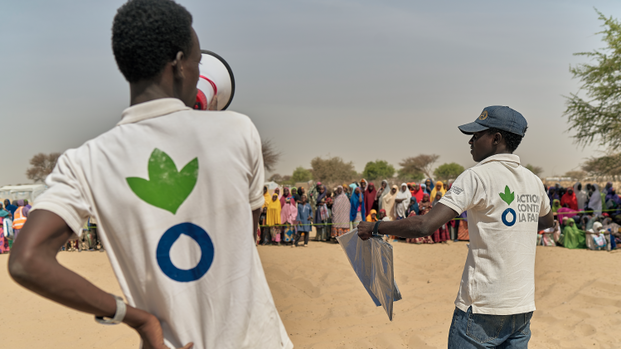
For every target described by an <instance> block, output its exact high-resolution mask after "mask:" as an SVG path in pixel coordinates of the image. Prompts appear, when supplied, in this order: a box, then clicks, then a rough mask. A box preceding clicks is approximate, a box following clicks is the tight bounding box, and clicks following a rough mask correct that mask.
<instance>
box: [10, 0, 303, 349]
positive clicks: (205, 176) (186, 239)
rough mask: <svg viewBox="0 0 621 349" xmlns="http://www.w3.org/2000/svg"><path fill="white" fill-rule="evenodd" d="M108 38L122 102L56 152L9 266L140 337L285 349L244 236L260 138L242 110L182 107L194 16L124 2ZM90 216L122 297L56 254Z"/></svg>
mask: <svg viewBox="0 0 621 349" xmlns="http://www.w3.org/2000/svg"><path fill="white" fill-rule="evenodd" d="M112 48H113V51H114V55H115V59H116V61H117V64H118V66H119V69H120V70H121V72H122V73H123V75H124V76H125V78H126V79H127V81H128V82H129V85H130V105H131V106H130V107H129V108H127V109H125V111H123V115H122V119H121V121H120V122H119V123H118V124H117V126H116V127H114V128H113V129H111V130H110V131H108V132H106V133H104V134H102V135H100V136H99V137H97V138H95V139H92V140H90V141H88V142H86V143H85V144H84V145H82V146H81V147H79V148H77V149H71V150H68V151H67V152H66V153H65V154H63V155H62V156H61V157H60V158H59V160H58V164H57V166H56V168H55V169H54V171H53V172H52V174H50V176H49V177H48V178H47V184H48V186H49V189H48V190H47V191H46V192H45V193H44V194H42V195H41V196H40V197H38V198H37V201H36V202H35V205H34V206H33V208H32V211H31V213H30V215H29V218H28V222H27V223H26V225H25V226H24V228H23V230H22V233H21V234H20V237H19V238H18V239H17V240H16V241H15V245H14V249H13V251H12V254H11V256H10V260H9V270H10V274H11V276H12V277H13V278H14V279H15V280H16V281H17V282H18V283H20V284H22V285H23V286H25V287H26V288H28V289H30V290H32V291H34V292H36V293H38V294H40V295H42V296H44V297H47V298H49V299H52V300H54V301H56V302H59V303H62V304H64V305H66V306H69V307H71V308H74V309H77V310H80V311H83V312H87V313H92V314H94V315H96V319H97V320H98V321H99V322H102V323H119V322H124V323H126V324H127V325H129V326H131V327H132V328H134V329H135V330H136V331H137V332H138V333H139V335H140V337H141V339H142V345H143V348H158V349H164V348H179V347H183V348H184V349H187V348H190V347H192V345H193V347H194V348H196V349H206V348H218V349H220V348H229V349H239V348H248V349H250V348H253V349H256V348H264V349H273V348H283V349H289V348H292V347H293V344H292V343H291V341H290V340H289V338H288V336H287V333H286V331H285V328H284V326H283V324H282V321H281V319H280V317H279V315H278V311H277V309H276V307H275V305H274V300H273V298H272V295H271V293H270V290H269V287H268V284H267V281H266V279H265V274H264V272H263V268H262V266H261V261H260V259H259V256H258V253H257V250H256V247H255V243H254V239H253V235H254V232H255V231H256V229H257V228H256V227H257V221H258V216H259V211H260V209H261V206H262V205H263V201H264V199H263V193H262V189H263V182H264V170H263V159H262V154H261V140H260V138H259V134H258V132H257V129H256V128H255V126H254V125H253V124H252V122H251V121H250V119H249V118H248V117H247V116H245V115H242V114H238V113H235V112H227V111H224V112H214V111H196V110H192V109H191V108H190V106H193V105H194V102H195V98H196V93H197V90H196V84H197V81H198V78H199V62H200V60H201V53H200V46H199V42H198V38H197V36H196V33H195V32H194V30H193V29H192V16H191V15H190V13H189V12H187V10H186V9H185V8H183V7H182V6H180V5H178V4H176V3H175V2H173V1H170V0H130V1H129V2H127V3H126V4H125V5H123V6H122V7H121V8H119V10H118V12H117V15H116V16H115V18H114V23H113V27H112ZM90 216H92V217H96V219H97V222H98V228H99V231H98V233H99V235H100V237H101V240H102V241H103V243H104V245H105V247H106V251H107V253H108V256H109V259H110V263H111V265H112V268H113V270H114V272H115V274H116V277H117V279H118V281H119V284H120V286H121V289H122V290H123V294H124V295H125V298H126V299H127V303H128V305H126V304H125V303H124V302H123V301H122V299H120V297H118V298H117V297H114V296H112V295H110V294H108V293H106V292H104V291H103V290H101V289H99V288H97V287H96V286H94V285H93V284H91V283H90V282H88V281H87V280H85V279H83V278H82V277H80V276H78V275H77V274H75V273H73V272H72V271H70V270H68V269H66V268H64V267H63V266H61V265H60V264H58V262H57V261H56V258H55V256H56V253H57V251H58V250H59V248H60V246H62V245H63V244H64V243H65V242H66V241H67V239H69V238H70V237H71V236H72V234H74V233H75V234H77V235H80V234H81V233H82V226H83V224H84V222H85V221H86V220H87V218H88V217H90ZM50 326H54V324H51V325H50ZM69 346H71V345H69Z"/></svg>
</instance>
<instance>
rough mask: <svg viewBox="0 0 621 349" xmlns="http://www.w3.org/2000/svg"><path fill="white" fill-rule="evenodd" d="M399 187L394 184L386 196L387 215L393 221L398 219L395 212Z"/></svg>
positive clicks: (385, 207)
mask: <svg viewBox="0 0 621 349" xmlns="http://www.w3.org/2000/svg"><path fill="white" fill-rule="evenodd" d="M398 190H399V188H398V187H397V186H396V185H393V186H392V187H391V188H390V192H389V193H388V194H387V195H385V196H384V199H383V200H384V209H385V210H386V216H387V217H388V219H389V220H391V221H396V220H397V213H396V212H395V205H396V204H395V199H396V198H397V191H398Z"/></svg>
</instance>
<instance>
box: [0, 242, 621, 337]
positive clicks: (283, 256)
mask: <svg viewBox="0 0 621 349" xmlns="http://www.w3.org/2000/svg"><path fill="white" fill-rule="evenodd" d="M259 253H260V255H261V259H262V261H263V266H264V269H265V272H266V275H267V279H268V282H269V284H270V287H271V289H272V294H273V296H274V299H275V301H276V305H277V307H278V309H279V311H280V314H281V317H282V319H283V321H284V323H285V327H286V328H287V330H288V332H289V334H290V337H291V339H292V340H293V343H294V344H295V346H296V348H356V349H359V348H365V349H366V348H375V349H381V348H445V347H446V343H447V336H448V328H449V325H450V321H451V315H452V312H453V309H454V306H453V300H454V298H455V295H456V293H457V289H458V285H459V280H460V277H461V272H462V268H463V264H464V261H465V258H466V253H467V246H466V242H458V243H449V244H445V245H410V244H404V243H396V244H395V277H396V280H397V284H398V285H399V288H400V290H401V293H402V294H403V300H401V301H399V302H396V303H395V315H394V319H393V321H392V322H389V321H388V318H387V316H386V314H385V312H384V310H383V309H382V308H381V307H379V308H376V307H375V306H374V304H373V303H372V301H371V299H370V297H369V296H368V294H366V291H365V290H364V289H363V287H362V286H361V284H360V282H359V281H358V279H357V278H356V276H355V274H354V272H353V271H352V270H351V267H350V266H349V263H348V261H347V259H346V257H345V255H344V254H343V252H342V250H341V248H340V247H339V246H338V245H335V244H330V243H320V242H311V243H310V245H309V247H307V248H302V247H299V248H295V249H294V248H290V247H282V246H260V247H259ZM7 257H8V256H7V255H2V256H0V268H2V270H3V272H2V273H0V294H2V295H3V299H4V301H3V302H2V307H1V308H0V309H1V314H2V322H1V326H0V343H1V344H0V347H2V348H50V349H55V348H137V347H138V343H139V339H138V336H137V335H136V334H135V333H134V332H133V331H132V330H131V329H129V328H128V327H127V326H123V325H121V326H103V325H98V324H96V323H95V322H94V321H93V319H92V316H90V315H86V314H82V313H78V312H75V311H73V310H70V309H67V308H65V307H63V306H60V305H57V304H55V303H52V302H50V301H47V300H44V299H42V298H41V297H39V296H36V295H34V294H32V293H30V292H27V291H25V290H24V289H22V288H21V287H19V286H17V285H16V284H15V283H14V282H13V281H12V280H11V279H10V278H9V276H8V275H7V273H6V272H5V271H4V270H6V262H7ZM620 259H621V253H619V252H595V251H586V250H568V249H564V248H559V247H548V248H546V247H538V248H537V263H536V287H537V291H536V302H537V309H538V310H537V311H536V312H535V315H534V317H533V320H532V325H531V328H532V332H533V337H532V340H531V342H530V348H535V349H537V348H587V347H588V348H619V347H621V336H619V335H617V334H616V329H617V326H618V325H619V324H621V292H619V290H621V269H620V268H618V267H617V266H618V265H619V261H620ZM59 260H60V262H61V263H62V264H64V265H66V266H68V267H70V268H72V269H74V270H76V271H77V272H78V273H79V274H81V275H83V276H85V277H86V278H87V279H89V280H90V281H92V282H93V283H95V284H96V285H98V286H100V287H102V288H103V289H105V290H107V291H108V292H111V293H116V294H119V293H120V290H119V287H118V285H117V282H116V280H115V278H114V275H113V273H112V270H111V269H110V266H109V263H108V260H107V257H106V255H105V253H99V252H82V253H77V252H75V253H67V252H63V253H61V254H60V256H59Z"/></svg>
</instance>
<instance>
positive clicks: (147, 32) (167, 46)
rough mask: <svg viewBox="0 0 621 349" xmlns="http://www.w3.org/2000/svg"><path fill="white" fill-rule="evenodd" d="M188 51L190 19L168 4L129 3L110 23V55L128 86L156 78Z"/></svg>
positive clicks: (154, 0) (152, 0) (165, 0)
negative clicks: (168, 65) (111, 54)
mask: <svg viewBox="0 0 621 349" xmlns="http://www.w3.org/2000/svg"><path fill="white" fill-rule="evenodd" d="M191 49H192V15H191V14H190V12H188V10H186V9H185V7H183V6H181V5H179V4H177V3H176V2H174V1H172V0H129V1H128V2H127V3H125V4H124V5H123V6H121V7H120V8H119V9H118V10H117V13H116V16H114V22H113V23H112V51H113V52H114V58H115V60H116V64H117V65H118V66H119V70H120V71H121V73H123V76H125V79H126V80H127V81H128V82H138V81H141V80H150V79H153V78H155V77H157V76H158V75H159V74H160V73H161V72H162V70H163V69H164V67H165V66H166V64H167V63H168V62H170V61H172V60H174V59H175V56H176V55H177V52H179V51H181V52H183V53H184V54H185V55H188V54H189V52H190V50H191Z"/></svg>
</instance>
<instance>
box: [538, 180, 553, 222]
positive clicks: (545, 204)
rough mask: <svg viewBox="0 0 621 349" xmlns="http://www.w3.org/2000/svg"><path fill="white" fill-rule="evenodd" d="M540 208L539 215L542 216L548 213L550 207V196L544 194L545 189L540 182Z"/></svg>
mask: <svg viewBox="0 0 621 349" xmlns="http://www.w3.org/2000/svg"><path fill="white" fill-rule="evenodd" d="M540 191H541V193H540V195H541V208H540V209H539V217H543V216H545V215H547V214H548V213H550V210H551V209H552V207H550V198H549V197H548V195H547V194H546V190H545V188H544V187H543V183H541V190H540Z"/></svg>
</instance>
